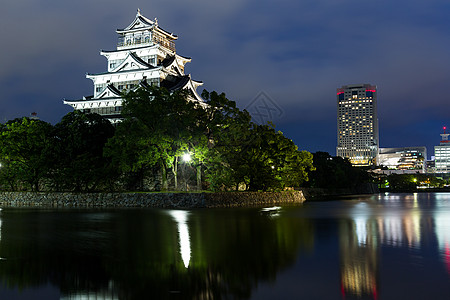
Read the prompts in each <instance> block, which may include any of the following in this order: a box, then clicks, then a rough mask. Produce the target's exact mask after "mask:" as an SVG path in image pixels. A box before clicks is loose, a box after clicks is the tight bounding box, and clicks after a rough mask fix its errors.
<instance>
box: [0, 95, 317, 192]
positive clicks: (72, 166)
mask: <svg viewBox="0 0 450 300" xmlns="http://www.w3.org/2000/svg"><path fill="white" fill-rule="evenodd" d="M123 96H124V104H123V112H122V115H123V121H122V122H119V123H118V124H117V125H116V126H113V125H111V123H110V122H109V121H107V120H106V119H104V118H102V117H101V116H99V115H97V114H84V113H81V112H79V111H75V112H71V113H69V114H67V115H66V116H64V117H63V119H62V120H61V122H59V123H58V124H56V125H54V126H52V125H51V124H49V123H46V122H43V121H40V120H31V119H28V118H23V119H16V120H12V121H9V122H8V123H6V124H1V126H0V146H1V150H0V155H1V156H0V163H1V169H0V185H1V188H2V189H7V190H34V191H39V190H42V189H44V190H53V191H76V192H81V191H101V190H103V191H106V190H114V189H116V190H190V189H197V190H199V189H205V188H207V189H210V190H232V189H241V190H242V189H245V190H254V191H255V190H282V189H285V188H290V187H298V186H300V185H301V184H303V183H304V182H305V181H307V180H308V171H309V170H312V169H314V168H313V165H312V155H311V154H310V153H309V152H306V151H299V150H298V149H297V146H296V145H295V144H294V143H293V142H292V140H290V139H288V138H286V137H285V136H284V135H283V134H282V133H281V132H280V131H276V130H275V128H274V126H273V124H267V125H258V124H255V123H253V122H251V117H250V115H249V113H248V112H247V111H245V110H244V111H241V110H240V109H239V108H237V107H236V103H235V102H233V101H231V100H229V99H227V98H226V97H225V95H224V94H218V93H216V92H212V93H208V92H206V91H204V93H203V95H202V96H203V97H204V99H205V100H206V103H203V104H199V103H197V102H195V101H190V100H189V99H190V96H191V95H190V94H189V93H188V92H187V91H184V90H183V91H177V92H173V93H171V92H169V91H167V90H166V89H164V88H157V87H154V88H149V89H138V90H135V91H130V92H128V93H126V94H124V95H123ZM187 155H189V159H183V157H187Z"/></svg>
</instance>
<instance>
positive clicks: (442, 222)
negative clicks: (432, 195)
mask: <svg viewBox="0 0 450 300" xmlns="http://www.w3.org/2000/svg"><path fill="white" fill-rule="evenodd" d="M434 221H435V224H436V238H437V240H438V245H439V254H440V256H441V259H442V261H443V263H444V265H445V268H446V270H447V273H448V274H449V275H450V212H449V210H448V208H447V209H446V210H445V209H444V210H436V212H435V214H434Z"/></svg>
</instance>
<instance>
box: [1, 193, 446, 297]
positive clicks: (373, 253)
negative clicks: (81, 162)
mask: <svg viewBox="0 0 450 300" xmlns="http://www.w3.org/2000/svg"><path fill="white" fill-rule="evenodd" d="M0 299H450V193H429V194H425V193H423V194H422V193H419V194H417V193H416V194H381V195H374V196H361V197H348V198H345V199H341V200H339V201H326V202H309V203H308V202H307V203H305V204H303V205H301V206H296V207H273V208H263V209H262V208H246V209H209V210H190V211H186V210H158V209H123V210H104V209H102V210H44V209H3V210H2V211H0Z"/></svg>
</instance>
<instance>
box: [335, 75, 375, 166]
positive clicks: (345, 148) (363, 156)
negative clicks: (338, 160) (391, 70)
mask: <svg viewBox="0 0 450 300" xmlns="http://www.w3.org/2000/svg"><path fill="white" fill-rule="evenodd" d="M378 146H379V139H378V118H377V87H376V86H373V85H370V84H354V85H344V86H342V87H341V88H338V89H337V147H336V153H337V154H336V155H337V156H341V157H345V158H348V159H349V160H350V162H351V163H352V165H354V166H369V165H375V164H377V156H378Z"/></svg>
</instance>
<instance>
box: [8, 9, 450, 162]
mask: <svg viewBox="0 0 450 300" xmlns="http://www.w3.org/2000/svg"><path fill="white" fill-rule="evenodd" d="M138 8H140V9H141V12H142V14H143V15H144V16H146V17H148V18H150V19H154V18H155V17H156V18H158V23H159V25H160V26H161V27H162V28H163V29H165V30H167V31H169V32H173V33H174V34H176V35H178V37H179V39H178V41H177V42H176V47H177V53H178V54H180V55H183V56H188V57H191V58H192V62H191V63H189V64H187V66H186V72H187V73H190V74H191V75H192V78H193V79H195V80H201V81H203V82H204V86H203V88H206V89H207V90H209V91H212V90H215V91H217V92H225V93H226V94H227V96H228V98H230V99H232V100H235V101H236V102H237V103H238V106H239V107H241V108H249V110H250V111H252V109H255V108H256V109H258V108H259V109H260V111H259V112H260V113H263V111H261V107H262V106H261V103H265V104H267V107H269V108H270V109H271V110H270V112H271V115H270V116H269V115H267V114H266V116H265V117H264V118H263V119H262V120H263V121H265V120H266V119H270V120H272V121H273V122H274V123H275V124H276V127H277V129H279V130H281V131H283V132H284V133H285V135H286V136H287V137H289V138H291V139H293V140H294V142H295V143H296V144H297V145H298V146H299V148H300V149H305V150H308V151H311V152H315V151H326V152H329V153H331V154H333V155H335V147H336V88H338V87H340V86H342V85H347V84H357V83H370V84H373V85H377V87H378V118H379V124H380V146H381V147H402V146H426V147H427V150H428V157H430V156H431V155H433V151H434V150H433V146H434V145H437V144H439V141H440V136H439V134H440V133H441V132H442V127H443V126H444V125H447V126H450V122H449V114H450V113H449V106H448V101H449V99H448V98H449V97H448V94H449V86H450V84H449V81H450V2H449V1H445V0H441V1H439V0H408V1H406V0H394V1H393V0H378V1H366V0H363V1H361V0H359V1H354V0H302V1H293V0H290V1H287V0H277V1H275V0H270V1H265V0H258V1H257V0H228V1H206V0H191V1H181V0H174V1H167V0H164V1H163V0H152V1H148V0H145V1H144V0H142V1H141V0H128V1H123V0H120V1H119V0H78V1H56V0H20V1H17V0H3V1H2V7H1V10H0V33H1V35H0V36H1V40H2V43H1V55H0V89H1V91H2V93H1V96H0V97H1V98H0V99H1V106H0V118H1V122H4V121H5V120H9V119H12V118H16V117H22V116H29V115H30V113H31V112H37V113H38V116H39V117H40V118H41V119H42V120H44V121H47V122H50V123H53V124H54V123H57V122H59V121H60V119H61V118H62V117H63V116H64V115H65V114H66V113H67V112H69V111H71V110H72V109H71V108H70V107H69V106H67V105H64V104H63V103H62V101H63V99H64V98H67V99H80V98H81V97H83V96H87V95H91V94H92V93H93V84H92V81H91V80H89V79H86V78H85V74H86V73H87V72H89V73H97V72H103V71H106V68H107V64H106V59H105V58H104V57H102V56H101V55H100V54H99V51H100V50H101V49H104V50H114V49H116V43H117V34H116V32H115V30H116V29H117V28H124V27H126V26H127V25H129V24H130V23H131V21H132V20H133V19H134V17H135V15H136V11H137V9H138ZM201 91H202V87H200V88H199V92H201ZM266 112H267V111H266ZM255 120H256V119H255ZM256 121H257V120H256Z"/></svg>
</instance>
